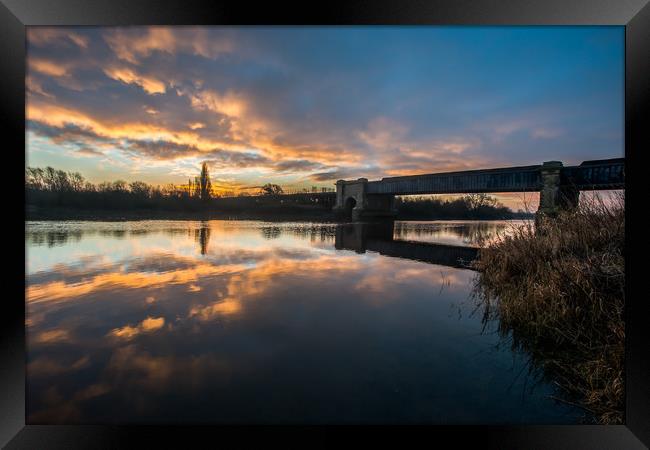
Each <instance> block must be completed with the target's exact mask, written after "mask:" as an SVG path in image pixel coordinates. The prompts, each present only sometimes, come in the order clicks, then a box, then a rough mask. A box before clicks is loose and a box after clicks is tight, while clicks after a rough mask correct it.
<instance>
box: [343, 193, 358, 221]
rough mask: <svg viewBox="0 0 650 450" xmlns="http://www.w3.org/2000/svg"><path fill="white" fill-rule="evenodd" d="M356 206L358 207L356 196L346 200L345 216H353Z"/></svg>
mask: <svg viewBox="0 0 650 450" xmlns="http://www.w3.org/2000/svg"><path fill="white" fill-rule="evenodd" d="M355 206H357V199H356V198H355V197H354V196H350V197H348V198H346V199H345V214H346V215H347V216H348V217H350V216H352V210H353V209H354V207H355Z"/></svg>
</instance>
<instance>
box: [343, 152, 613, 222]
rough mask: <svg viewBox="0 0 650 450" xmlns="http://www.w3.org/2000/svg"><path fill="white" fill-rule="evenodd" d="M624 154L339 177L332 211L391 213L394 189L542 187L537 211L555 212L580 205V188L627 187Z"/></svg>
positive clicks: (492, 190)
mask: <svg viewBox="0 0 650 450" xmlns="http://www.w3.org/2000/svg"><path fill="white" fill-rule="evenodd" d="M624 168H625V159H624V158H615V159H605V160H594V161H585V162H583V163H582V164H580V165H578V166H564V165H563V164H562V162H560V161H547V162H544V163H543V164H539V165H533V166H521V167H506V168H497V169H479V170H467V171H460V172H445V173H434V174H424V175H410V176H402V177H389V178H382V179H381V180H377V181H368V179H367V178H359V179H357V180H350V181H346V180H339V181H337V182H336V202H335V205H334V211H336V212H337V213H339V214H341V215H348V216H351V217H352V219H353V220H359V219H364V218H378V217H393V216H395V214H396V211H395V206H394V202H395V196H396V195H412V194H470V193H495V192H539V193H540V199H539V208H538V213H542V214H544V215H548V216H553V215H555V214H557V212H558V211H560V210H563V209H571V208H575V207H576V206H577V205H578V199H579V195H580V191H588V190H610V189H624V188H625V171H624Z"/></svg>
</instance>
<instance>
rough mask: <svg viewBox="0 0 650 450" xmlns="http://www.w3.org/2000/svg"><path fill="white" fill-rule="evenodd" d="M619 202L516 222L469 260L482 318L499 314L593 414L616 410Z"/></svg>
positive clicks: (516, 341) (621, 332)
mask: <svg viewBox="0 0 650 450" xmlns="http://www.w3.org/2000/svg"><path fill="white" fill-rule="evenodd" d="M624 230H625V211H624V201H623V197H622V196H621V197H619V198H618V199H616V201H615V203H614V204H604V203H603V202H600V201H593V202H591V203H589V204H586V205H581V206H580V208H579V209H578V210H577V211H575V212H572V213H565V214H562V215H560V216H559V217H558V218H557V219H556V220H553V221H548V223H546V224H545V226H544V228H543V230H540V231H539V232H536V231H535V230H534V227H533V226H524V227H520V228H518V229H517V230H516V231H515V232H513V233H512V234H511V235H510V236H509V237H504V238H503V239H502V240H500V241H498V242H496V243H494V244H492V245H491V246H488V247H487V248H485V249H483V250H481V252H480V257H479V259H478V260H477V261H476V262H475V264H474V265H475V268H476V269H478V270H479V271H480V275H479V277H478V278H477V281H476V291H475V293H476V294H477V297H478V299H479V300H480V302H481V304H482V305H483V307H484V321H486V322H487V321H494V320H497V321H498V327H499V332H500V333H501V335H502V336H503V337H504V338H507V339H511V340H512V344H513V347H514V348H517V349H519V350H523V351H525V352H526V353H528V354H529V355H530V358H531V359H530V363H531V366H532V368H533V369H541V372H542V374H543V377H544V378H546V379H548V381H552V382H553V383H555V384H556V385H557V386H558V387H559V389H560V391H561V393H560V394H561V395H560V398H561V401H565V402H570V403H573V404H577V405H579V406H580V407H581V408H583V409H584V410H585V411H586V412H587V414H586V416H588V417H591V418H593V420H595V421H596V422H598V423H603V424H620V423H622V421H623V410H624V377H623V375H624V372H623V363H624V349H625V323H624V318H623V308H624V298H625V259H624V243H625V233H624Z"/></svg>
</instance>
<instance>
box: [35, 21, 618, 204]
mask: <svg viewBox="0 0 650 450" xmlns="http://www.w3.org/2000/svg"><path fill="white" fill-rule="evenodd" d="M26 92H27V94H26V96H27V98H26V119H27V123H26V137H27V157H26V165H28V166H31V167H45V166H52V167H55V168H57V169H63V170H66V171H78V172H80V173H81V174H82V175H84V176H85V177H86V178H87V179H88V180H90V181H91V182H94V183H99V182H102V181H112V180H117V179H122V180H126V181H136V180H140V181H145V182H148V183H152V184H160V185H164V184H168V183H175V184H182V183H187V179H188V178H189V177H194V176H196V175H198V173H199V170H200V165H201V163H202V162H203V161H206V162H207V163H208V165H209V168H210V172H211V175H212V178H213V183H214V185H215V186H216V188H217V189H218V190H226V191H235V192H237V191H241V190H246V189H250V188H253V187H257V186H260V185H262V184H265V183H267V182H271V183H277V184H280V185H282V186H284V187H286V188H303V187H311V186H318V187H334V183H335V182H336V180H338V179H355V178H359V177H365V178H368V179H370V180H373V179H379V178H382V177H387V176H397V175H410V174H418V173H435V172H445V171H453V170H464V169H480V168H491V167H504V166H516V165H529V164H540V163H542V162H543V161H549V160H559V161H562V162H563V163H564V164H565V165H571V164H579V163H580V162H582V161H584V160H590V159H603V158H616V157H621V156H623V154H624V145H623V144H624V109H623V108H624V29H623V27H612V26H607V27H601V26H599V27H575V26H574V27H548V26H545V27H460V26H458V27H455V26H454V27H452V26H427V27H419V26H418V27H415V26H408V27H407V26H391V27H178V26H170V27H97V28H93V27H28V30H27V76H26ZM528 195H530V194H528ZM515 197H516V198H517V200H516V201H515V200H513V199H515ZM500 199H501V200H502V201H503V202H504V203H506V204H508V205H509V206H512V205H514V203H513V202H520V201H521V195H519V194H510V195H501V196H500Z"/></svg>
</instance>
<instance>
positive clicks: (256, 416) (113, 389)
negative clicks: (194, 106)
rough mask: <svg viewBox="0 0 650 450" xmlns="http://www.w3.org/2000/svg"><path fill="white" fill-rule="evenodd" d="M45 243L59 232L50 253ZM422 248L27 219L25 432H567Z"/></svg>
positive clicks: (183, 225) (452, 272)
mask: <svg viewBox="0 0 650 450" xmlns="http://www.w3.org/2000/svg"><path fill="white" fill-rule="evenodd" d="M396 226H397V224H396ZM431 226H432V228H436V229H440V227H439V226H438V224H435V223H434V224H432V225H431ZM421 228H422V227H421ZM401 229H402V230H404V227H402V228H401ZM116 231H119V232H116ZM447 232H449V233H452V232H451V231H445V233H447ZM48 233H51V234H52V235H56V236H68V237H67V238H65V239H60V240H58V241H57V242H58V243H57V244H56V245H55V246H52V247H50V246H47V245H44V243H45V242H48V240H47V239H48V238H47V237H46V236H48ZM414 233H415V232H414ZM420 233H421V235H422V234H424V233H425V231H423V230H422V229H421V231H420ZM434 234H435V232H431V233H429V234H428V236H429V237H431V236H433V235H434ZM73 236H74V237H73ZM415 237H417V235H416V234H410V232H408V231H400V232H397V231H395V229H393V230H392V232H391V229H390V228H385V229H381V228H376V227H368V226H356V225H335V224H298V223H286V224H268V223H262V222H226V221H209V222H167V221H151V222H128V223H92V222H85V223H82V222H76V223H75V222H69V223H45V222H41V223H29V224H28V225H27V232H26V246H27V288H26V289H27V290H26V298H27V339H28V358H27V360H28V361H27V362H28V365H27V399H28V403H27V415H28V423H143V422H146V423H161V422H174V423H176V422H186V423H187V422H189V423H204V422H205V423H208V422H209V423H214V422H218V423H242V422H245V423H250V422H276V423H332V422H346V423H368V422H373V423H386V422H390V423H395V422H402V423H477V424H478V423H513V422H518V423H572V422H574V421H575V419H576V417H578V416H579V412H576V411H573V410H571V409H568V408H567V407H566V406H562V405H557V404H555V403H554V402H552V401H551V400H549V399H548V398H547V395H548V394H549V393H550V392H551V388H550V386H548V385H545V384H539V385H535V386H532V387H531V386H528V387H526V385H525V380H524V378H522V377H519V378H517V376H516V375H517V373H518V372H519V371H520V370H522V368H523V367H525V358H524V357H523V356H521V355H517V354H516V353H513V352H511V351H510V349H508V348H497V347H496V344H497V342H498V336H497V335H495V334H482V333H481V329H482V328H481V327H482V325H481V320H480V319H481V318H480V317H474V316H472V315H471V309H472V308H473V305H471V304H468V294H469V292H470V289H471V281H472V278H473V276H474V274H473V272H471V271H468V270H463V269H462V268H458V267H455V266H457V265H458V264H457V260H454V259H453V258H452V259H451V264H446V262H449V257H448V256H445V255H446V254H447V255H448V254H449V252H448V250H449V249H448V248H447V247H449V246H448V245H447V244H448V242H447V241H448V237H444V241H445V242H443V243H444V244H445V245H442V246H434V245H431V244H430V243H428V244H427V243H417V242H412V241H413V240H414V238H415ZM457 239H458V240H457V241H456V242H455V243H456V244H458V243H462V242H464V238H463V237H462V236H458V237H457ZM441 249H442V250H441ZM470 251H471V250H470ZM384 255H386V256H391V257H386V256H384ZM422 255H424V256H422ZM392 256H398V258H395V257H392ZM422 261H425V262H427V264H423V262H422ZM454 261H456V262H454ZM459 311H463V313H462V314H460V316H459V314H458V313H459Z"/></svg>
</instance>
